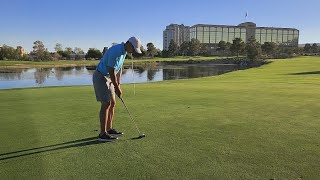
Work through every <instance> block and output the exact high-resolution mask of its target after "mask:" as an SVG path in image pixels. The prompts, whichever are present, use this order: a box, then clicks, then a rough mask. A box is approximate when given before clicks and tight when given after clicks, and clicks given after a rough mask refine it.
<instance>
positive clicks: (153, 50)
mask: <svg viewBox="0 0 320 180" xmlns="http://www.w3.org/2000/svg"><path fill="white" fill-rule="evenodd" d="M156 54H157V49H156V47H155V46H154V45H153V43H148V44H147V55H148V56H151V57H152V58H153V57H154V56H155V55H156Z"/></svg>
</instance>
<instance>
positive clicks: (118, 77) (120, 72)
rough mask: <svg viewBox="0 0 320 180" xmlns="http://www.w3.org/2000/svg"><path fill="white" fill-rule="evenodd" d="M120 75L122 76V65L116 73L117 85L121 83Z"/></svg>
mask: <svg viewBox="0 0 320 180" xmlns="http://www.w3.org/2000/svg"><path fill="white" fill-rule="evenodd" d="M121 76H122V67H121V69H120V71H119V73H118V74H117V80H118V85H119V86H120V84H121V83H120V80H121Z"/></svg>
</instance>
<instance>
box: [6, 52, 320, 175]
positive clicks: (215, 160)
mask: <svg viewBox="0 0 320 180" xmlns="http://www.w3.org/2000/svg"><path fill="white" fill-rule="evenodd" d="M122 88H123V92H124V97H123V98H124V100H125V102H126V105H127V106H128V108H129V110H130V112H131V113H132V115H133V118H134V119H135V121H136V123H137V124H138V126H139V129H140V130H141V131H142V132H143V133H145V134H146V137H145V138H143V139H138V140H132V139H131V138H133V137H137V135H138V134H137V132H136V129H135V127H134V125H133V124H132V122H131V120H130V119H129V116H128V114H127V112H126V110H125V108H124V107H123V105H122V104H121V102H120V101H119V100H118V103H117V109H116V115H115V122H114V127H115V128H117V129H119V130H121V131H123V132H124V133H125V134H124V135H123V136H122V137H120V138H119V140H118V141H117V142H114V143H98V142H97V141H96V140H95V138H96V136H97V135H98V132H97V131H96V130H97V129H99V120H98V110H99V104H98V103H97V102H96V101H95V96H94V92H93V87H92V86H75V87H51V88H30V89H14V90H0V117H1V118H0V139H1V143H0V179H271V178H275V179H299V178H300V179H319V178H320V91H319V90H320V57H300V58H294V59H286V60H274V62H272V63H270V64H267V65H264V66H262V67H259V68H253V69H248V70H243V71H234V72H231V73H227V74H223V75H220V76H213V77H206V78H199V79H189V80H178V81H163V82H157V83H145V84H136V95H135V96H134V95H133V85H131V84H128V85H122Z"/></svg>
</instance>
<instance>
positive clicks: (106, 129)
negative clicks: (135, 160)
mask: <svg viewBox="0 0 320 180" xmlns="http://www.w3.org/2000/svg"><path fill="white" fill-rule="evenodd" d="M140 48H141V41H140V40H139V39H138V38H136V37H131V38H129V40H128V41H127V42H126V43H121V44H117V45H114V46H112V47H111V48H110V49H109V50H108V51H107V52H106V53H105V54H104V55H103V57H102V59H101V60H100V62H99V64H98V66H97V68H96V71H95V72H94V73H93V78H92V80H93V86H94V91H95V94H96V98H97V101H100V102H101V107H100V114H99V117H100V134H99V137H98V140H99V141H113V140H116V139H117V137H115V136H117V135H122V134H123V133H122V132H120V131H117V130H115V129H114V128H113V126H112V121H113V116H114V109H115V103H116V99H115V94H116V95H117V96H118V97H121V96H122V90H121V87H120V79H121V75H122V65H123V63H124V60H125V58H126V55H127V53H133V52H134V51H135V52H136V53H139V54H141V50H140Z"/></svg>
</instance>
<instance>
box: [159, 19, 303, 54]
mask: <svg viewBox="0 0 320 180" xmlns="http://www.w3.org/2000/svg"><path fill="white" fill-rule="evenodd" d="M177 26H178V25H173V24H171V25H169V26H167V28H166V30H164V33H163V41H164V44H163V49H166V50H167V49H168V47H169V45H168V42H170V40H171V39H173V40H174V41H175V42H177V43H178V44H181V39H184V40H187V41H189V40H191V39H192V38H195V39H198V40H199V41H200V43H202V44H206V45H207V46H208V49H216V48H217V45H218V43H219V42H220V41H225V42H230V43H232V41H233V40H234V39H235V38H241V39H242V40H243V41H244V42H247V41H248V40H249V39H250V38H255V39H256V41H257V42H259V43H260V44H264V43H265V42H274V43H276V44H278V45H284V46H289V47H298V42H299V30H297V29H295V28H275V27H257V26H256V24H255V23H253V22H245V23H241V24H239V25H238V26H228V25H209V24H197V25H194V26H191V27H190V28H189V27H188V26H183V27H184V32H186V31H187V30H186V29H187V28H188V29H189V35H185V34H186V33H185V34H184V37H181V36H178V35H181V33H180V32H181V30H180V29H181V28H177ZM173 27H174V28H173ZM178 40H179V41H178Z"/></svg>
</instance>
